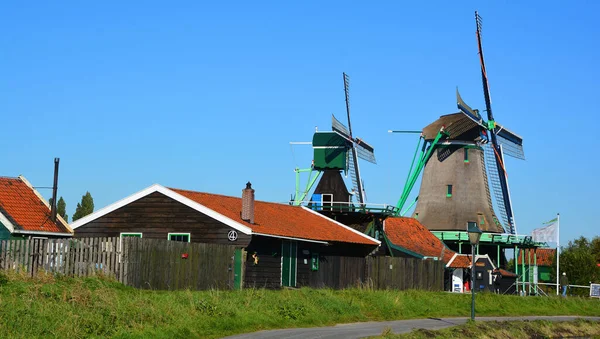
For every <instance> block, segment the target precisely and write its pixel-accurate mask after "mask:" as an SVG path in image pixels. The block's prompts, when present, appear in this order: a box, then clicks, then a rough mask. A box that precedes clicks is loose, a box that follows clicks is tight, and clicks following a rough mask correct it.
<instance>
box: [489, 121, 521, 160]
mask: <svg viewBox="0 0 600 339" xmlns="http://www.w3.org/2000/svg"><path fill="white" fill-rule="evenodd" d="M494 133H496V138H497V141H498V144H500V145H502V150H503V151H504V154H506V155H509V156H511V157H513V158H517V159H521V160H525V152H524V151H523V138H522V137H520V136H519V135H517V134H515V133H513V132H511V131H509V130H507V129H506V128H504V126H502V125H499V124H496V128H495V130H494Z"/></svg>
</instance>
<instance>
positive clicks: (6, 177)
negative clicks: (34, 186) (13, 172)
mask: <svg viewBox="0 0 600 339" xmlns="http://www.w3.org/2000/svg"><path fill="white" fill-rule="evenodd" d="M0 179H15V180H20V178H19V176H16V177H9V176H4V175H0Z"/></svg>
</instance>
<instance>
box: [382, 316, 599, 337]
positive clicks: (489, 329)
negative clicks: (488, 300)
mask: <svg viewBox="0 0 600 339" xmlns="http://www.w3.org/2000/svg"><path fill="white" fill-rule="evenodd" d="M590 337H593V338H600V324H599V323H598V322H594V321H586V320H581V319H578V320H575V321H565V322H552V321H544V320H536V321H515V322H501V321H489V322H488V321H481V322H474V323H468V324H465V325H461V326H455V327H450V328H446V329H443V330H439V331H430V330H422V329H421V330H415V331H413V332H411V333H406V334H383V335H382V336H381V337H378V338H385V339H425V338H427V339H429V338H489V339H504V338H590Z"/></svg>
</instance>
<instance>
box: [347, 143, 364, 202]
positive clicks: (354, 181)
mask: <svg viewBox="0 0 600 339" xmlns="http://www.w3.org/2000/svg"><path fill="white" fill-rule="evenodd" d="M352 153H353V152H352V148H350V149H349V150H348V173H349V174H350V179H351V180H352V188H351V189H350V190H351V191H353V192H356V193H358V199H357V200H358V202H360V203H362V201H361V199H363V196H362V195H361V194H362V192H360V191H359V187H360V186H358V180H359V178H358V176H357V172H356V169H357V168H358V167H357V166H356V165H357V164H356V163H355V162H354V155H353V154H352Z"/></svg>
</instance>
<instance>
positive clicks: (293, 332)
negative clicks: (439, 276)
mask: <svg viewBox="0 0 600 339" xmlns="http://www.w3.org/2000/svg"><path fill="white" fill-rule="evenodd" d="M577 318H583V319H589V320H595V321H600V317H576V316H558V317H541V316H540V317H535V316H532V317H477V319H476V320H477V321H515V320H551V321H572V320H575V319H577ZM467 320H468V318H441V319H438V318H429V319H412V320H395V321H382V322H365V323H352V324H341V325H335V326H329V327H312V328H291V329H285V330H271V331H260V332H254V333H247V334H241V335H236V336H231V337H227V338H228V339H258V338H260V339H266V338H273V339H275V338H277V339H280V338H281V339H284V338H285V339H292V338H293V339H300V338H319V339H325V338H326V339H350V338H351V339H357V338H364V337H368V336H374V335H379V334H381V333H382V332H383V330H384V329H386V328H388V327H389V328H391V330H392V332H394V333H407V332H410V331H412V330H413V329H418V328H423V329H428V330H440V329H443V328H446V327H450V326H456V325H462V324H464V323H466V322H467Z"/></svg>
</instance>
